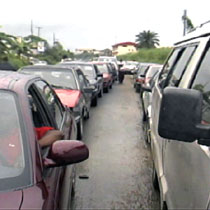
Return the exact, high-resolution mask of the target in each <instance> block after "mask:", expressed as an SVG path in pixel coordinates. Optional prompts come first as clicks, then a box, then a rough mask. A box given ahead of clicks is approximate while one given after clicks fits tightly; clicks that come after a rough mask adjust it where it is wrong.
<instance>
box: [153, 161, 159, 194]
mask: <svg viewBox="0 0 210 210" xmlns="http://www.w3.org/2000/svg"><path fill="white" fill-rule="evenodd" d="M152 185H153V187H154V189H155V190H156V191H160V189H159V183H158V177H157V173H156V170H155V166H154V164H153V169H152Z"/></svg>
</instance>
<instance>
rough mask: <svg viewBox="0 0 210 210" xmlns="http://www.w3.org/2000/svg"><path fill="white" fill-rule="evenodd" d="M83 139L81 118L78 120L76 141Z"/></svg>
mask: <svg viewBox="0 0 210 210" xmlns="http://www.w3.org/2000/svg"><path fill="white" fill-rule="evenodd" d="M82 137H83V117H81V118H80V121H79V122H78V123H77V139H78V140H82Z"/></svg>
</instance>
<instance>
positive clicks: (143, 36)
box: [136, 30, 159, 48]
mask: <svg viewBox="0 0 210 210" xmlns="http://www.w3.org/2000/svg"><path fill="white" fill-rule="evenodd" d="M136 43H137V47H138V48H155V47H156V45H159V39H158V34H157V33H155V32H152V31H150V30H148V31H143V32H141V33H139V34H137V35H136Z"/></svg>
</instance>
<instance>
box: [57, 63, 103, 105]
mask: <svg viewBox="0 0 210 210" xmlns="http://www.w3.org/2000/svg"><path fill="white" fill-rule="evenodd" d="M60 65H62V66H68V67H72V68H75V69H77V68H79V69H80V70H81V71H82V72H83V73H84V75H85V76H86V78H87V79H88V81H89V83H90V84H91V85H92V86H93V87H94V90H93V92H92V99H91V105H92V106H94V107H95V106H97V104H98V97H102V96H103V75H102V74H101V73H100V72H99V70H98V68H97V66H96V65H95V64H93V63H91V62H79V61H72V62H62V63H60Z"/></svg>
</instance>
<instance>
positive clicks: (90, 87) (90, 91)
mask: <svg viewBox="0 0 210 210" xmlns="http://www.w3.org/2000/svg"><path fill="white" fill-rule="evenodd" d="M94 89H95V86H93V85H90V86H89V87H85V88H84V89H83V90H84V92H85V93H92V92H93V91H94Z"/></svg>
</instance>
